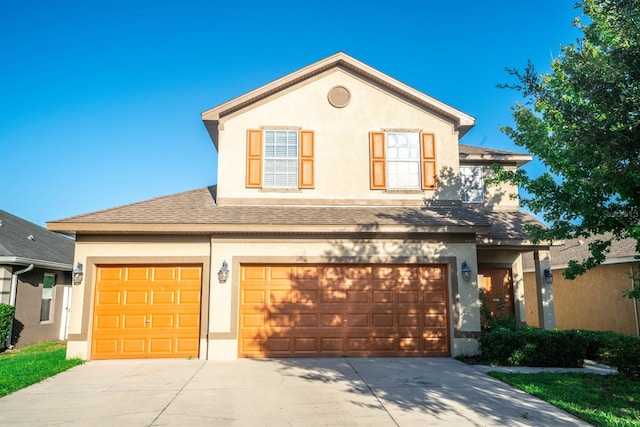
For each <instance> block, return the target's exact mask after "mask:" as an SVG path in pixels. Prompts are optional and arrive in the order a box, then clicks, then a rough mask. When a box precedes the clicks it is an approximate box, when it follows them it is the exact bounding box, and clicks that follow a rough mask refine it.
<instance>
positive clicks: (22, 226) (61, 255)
mask: <svg viewBox="0 0 640 427" xmlns="http://www.w3.org/2000/svg"><path fill="white" fill-rule="evenodd" d="M73 251H74V242H73V240H71V239H69V238H68V237H65V236H61V235H60V234H58V233H53V232H51V231H47V230H46V229H45V228H43V227H40V226H39V225H36V224H34V223H32V222H29V221H27V220H24V219H22V218H19V217H17V216H15V215H11V214H10V213H8V212H6V211H3V210H0V264H5V265H7V264H10V265H23V264H35V265H36V266H38V267H48V268H56V269H60V270H64V271H71V270H72V266H73Z"/></svg>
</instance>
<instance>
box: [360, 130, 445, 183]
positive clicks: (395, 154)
mask: <svg viewBox="0 0 640 427" xmlns="http://www.w3.org/2000/svg"><path fill="white" fill-rule="evenodd" d="M369 139H370V141H369V142H370V162H371V169H370V173H371V176H370V178H371V188H372V189H374V190H378V189H390V190H420V189H423V190H434V189H436V188H437V176H436V175H437V174H436V157H435V156H436V154H435V138H434V135H433V134H429V133H419V132H404V131H389V132H371V133H370V134H369Z"/></svg>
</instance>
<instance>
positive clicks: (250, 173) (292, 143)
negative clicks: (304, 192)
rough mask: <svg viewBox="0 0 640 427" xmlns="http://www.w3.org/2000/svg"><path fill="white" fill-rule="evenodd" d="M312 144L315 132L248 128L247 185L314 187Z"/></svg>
mask: <svg viewBox="0 0 640 427" xmlns="http://www.w3.org/2000/svg"><path fill="white" fill-rule="evenodd" d="M313 145H314V132H313V131H307V130H291V129H264V130H262V129H260V130H249V131H248V132H247V182H246V186H247V188H265V189H287V190H288V189H298V188H314V170H313Z"/></svg>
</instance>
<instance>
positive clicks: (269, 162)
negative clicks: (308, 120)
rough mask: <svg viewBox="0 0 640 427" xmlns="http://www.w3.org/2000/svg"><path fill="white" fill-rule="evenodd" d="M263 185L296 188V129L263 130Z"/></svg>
mask: <svg viewBox="0 0 640 427" xmlns="http://www.w3.org/2000/svg"><path fill="white" fill-rule="evenodd" d="M263 183H264V186H265V187H270V188H298V131H295V130H265V131H264V181H263Z"/></svg>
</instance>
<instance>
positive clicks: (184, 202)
mask: <svg viewBox="0 0 640 427" xmlns="http://www.w3.org/2000/svg"><path fill="white" fill-rule="evenodd" d="M215 199H216V187H215V186H210V187H205V188H199V189H196V190H191V191H186V192H183V193H178V194H173V195H169V196H164V197H158V198H155V199H151V200H146V201H142V202H138V203H133V204H130V205H125V206H121V207H116V208H112V209H107V210H103V211H98V212H93V213H88V214H84V215H78V216H74V217H70V218H66V219H61V220H58V221H55V223H63V224H65V225H66V226H69V227H73V224H74V223H77V224H91V223H93V224H167V225H168V226H169V228H170V226H171V225H172V224H176V225H177V224H196V225H197V224H202V225H209V224H216V225H231V226H233V225H238V226H239V227H238V231H242V225H276V226H277V225H282V226H289V225H298V226H305V225H309V226H311V225H322V226H357V227H358V229H359V230H362V231H375V230H376V227H381V226H394V225H401V226H405V227H409V229H411V228H412V227H415V228H416V230H418V229H421V228H422V227H446V226H468V227H484V228H485V229H486V230H490V231H489V233H488V235H487V236H488V237H490V238H493V239H526V237H527V236H526V234H525V233H524V232H523V231H522V226H523V224H525V223H528V222H535V221H536V220H535V218H533V217H532V216H531V215H529V214H526V213H524V212H494V213H486V212H479V211H476V210H474V209H471V208H468V207H465V206H459V205H458V206H442V207H440V206H436V207H434V206H298V205H286V206H284V205H276V206H272V205H217V204H216V201H215ZM489 227H490V229H489Z"/></svg>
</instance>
